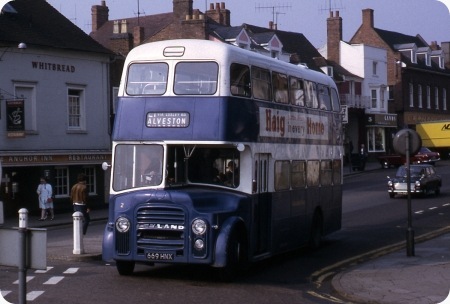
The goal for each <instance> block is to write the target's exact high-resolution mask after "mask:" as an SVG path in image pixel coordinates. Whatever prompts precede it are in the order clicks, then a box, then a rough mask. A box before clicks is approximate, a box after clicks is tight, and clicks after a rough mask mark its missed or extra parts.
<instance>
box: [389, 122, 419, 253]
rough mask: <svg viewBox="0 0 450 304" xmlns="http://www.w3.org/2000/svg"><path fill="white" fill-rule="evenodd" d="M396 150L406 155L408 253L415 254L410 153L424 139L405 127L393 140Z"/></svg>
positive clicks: (417, 147)
mask: <svg viewBox="0 0 450 304" xmlns="http://www.w3.org/2000/svg"><path fill="white" fill-rule="evenodd" d="M393 144H394V150H395V151H396V152H397V153H399V154H402V155H405V156H406V185H407V186H406V191H407V197H408V200H407V212H408V227H407V229H406V255H407V256H409V257H410V256H414V254H415V253H414V230H413V227H412V206H411V171H410V155H411V154H415V153H417V152H418V151H419V149H420V147H421V146H422V139H421V138H420V136H419V134H417V132H416V131H414V130H411V129H403V130H400V131H398V132H397V133H396V134H395V136H394V140H393Z"/></svg>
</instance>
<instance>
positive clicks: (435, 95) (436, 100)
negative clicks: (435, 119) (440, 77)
mask: <svg viewBox="0 0 450 304" xmlns="http://www.w3.org/2000/svg"><path fill="white" fill-rule="evenodd" d="M434 103H435V107H436V110H439V88H437V87H436V88H434Z"/></svg>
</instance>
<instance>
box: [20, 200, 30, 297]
mask: <svg viewBox="0 0 450 304" xmlns="http://www.w3.org/2000/svg"><path fill="white" fill-rule="evenodd" d="M27 229H28V210H27V209H25V208H22V209H20V210H19V230H18V231H19V304H26V302H27V252H26V250H27Z"/></svg>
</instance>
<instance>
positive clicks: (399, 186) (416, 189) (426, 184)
mask: <svg viewBox="0 0 450 304" xmlns="http://www.w3.org/2000/svg"><path fill="white" fill-rule="evenodd" d="M409 167H410V185H411V186H410V187H411V192H410V193H411V194H412V195H413V194H420V195H422V196H425V195H427V194H428V193H431V192H434V194H435V195H439V193H440V192H441V186H442V179H441V176H440V175H438V174H436V170H435V168H434V166H433V165H430V164H424V165H423V164H420V165H410V166H409ZM387 184H388V193H389V197H390V198H394V197H395V195H396V194H398V195H407V194H408V188H407V187H408V183H407V167H406V166H400V167H399V168H398V170H397V173H396V174H395V176H394V177H392V178H391V177H389V176H388V183H387Z"/></svg>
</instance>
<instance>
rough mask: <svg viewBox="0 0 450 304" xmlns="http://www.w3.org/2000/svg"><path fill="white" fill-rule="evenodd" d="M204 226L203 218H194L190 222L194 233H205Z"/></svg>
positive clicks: (205, 226)
mask: <svg viewBox="0 0 450 304" xmlns="http://www.w3.org/2000/svg"><path fill="white" fill-rule="evenodd" d="M206 228H207V225H206V222H205V221H204V220H202V219H195V220H194V221H193V222H192V232H193V233H194V234H195V235H203V234H205V232H206Z"/></svg>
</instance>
